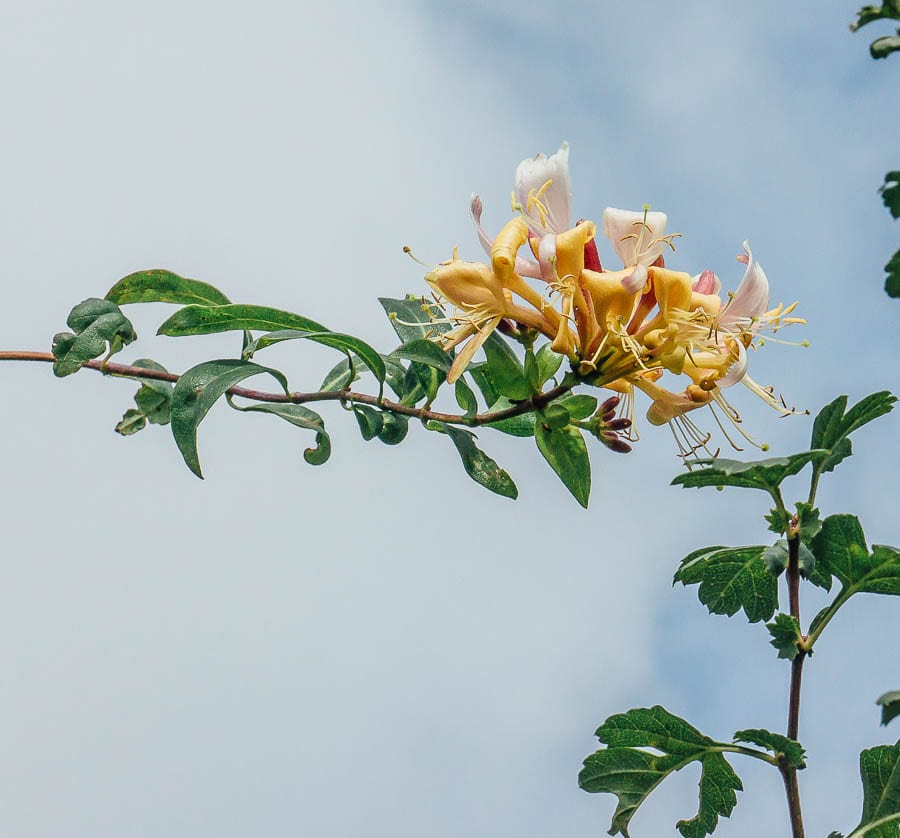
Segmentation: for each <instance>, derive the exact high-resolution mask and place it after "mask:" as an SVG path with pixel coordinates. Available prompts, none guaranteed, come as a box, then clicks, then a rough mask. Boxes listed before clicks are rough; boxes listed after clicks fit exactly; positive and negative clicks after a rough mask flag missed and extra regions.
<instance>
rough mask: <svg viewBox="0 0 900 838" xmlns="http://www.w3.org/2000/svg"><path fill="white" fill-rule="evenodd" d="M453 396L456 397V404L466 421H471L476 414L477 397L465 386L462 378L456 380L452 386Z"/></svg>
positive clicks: (464, 380)
mask: <svg viewBox="0 0 900 838" xmlns="http://www.w3.org/2000/svg"><path fill="white" fill-rule="evenodd" d="M453 395H454V396H455V397H456V403H457V404H458V405H459V408H460V410H462V411H463V412H464V414H463V415H465V417H466V418H467V419H471V418H472V417H473V416H474V415H475V414H476V413H478V397H477V396H476V395H475V394H474V393H473V392H472V388H471V387H469V385H468V384H466V379H465V377H464V376H462V377H460V378H457V379H456V384H454V385H453Z"/></svg>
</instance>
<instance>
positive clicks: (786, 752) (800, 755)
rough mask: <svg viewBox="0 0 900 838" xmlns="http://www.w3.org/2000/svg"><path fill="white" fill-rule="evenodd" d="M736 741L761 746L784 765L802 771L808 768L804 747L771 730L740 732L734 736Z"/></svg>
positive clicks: (757, 729)
mask: <svg viewBox="0 0 900 838" xmlns="http://www.w3.org/2000/svg"><path fill="white" fill-rule="evenodd" d="M734 741H735V742H750V743H751V744H753V745H759V747H760V748H765V749H766V750H767V751H771V752H772V753H773V754H775V756H776V757H777V758H778V760H779V761H780V762H781V763H782V764H783V765H787V766H790V767H792V768H797V769H801V770H802V769H804V768H806V751H805V750H804V749H803V746H802V745H801V744H800V743H799V742H795V741H794V740H793V739H788V738H787V736H782V735H781V734H780V733H772V731H770V730H761V729H759V728H754V729H753V730H739V731H737V733H735V734H734Z"/></svg>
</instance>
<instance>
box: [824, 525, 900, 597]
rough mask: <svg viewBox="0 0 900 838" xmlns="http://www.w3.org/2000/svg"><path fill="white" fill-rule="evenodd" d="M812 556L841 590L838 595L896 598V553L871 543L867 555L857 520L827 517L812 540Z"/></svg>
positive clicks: (899, 584)
mask: <svg viewBox="0 0 900 838" xmlns="http://www.w3.org/2000/svg"><path fill="white" fill-rule="evenodd" d="M813 550H814V551H815V554H816V557H817V558H818V560H819V561H820V562H822V563H824V565H825V567H826V568H827V569H828V571H829V572H830V573H832V574H833V575H834V576H836V577H837V578H838V579H839V580H840V582H841V584H842V585H843V587H844V590H843V591H842V593H841V595H842V597H846V595H849V594H855V593H873V594H887V595H892V596H900V551H898V550H897V549H896V548H895V547H889V546H886V545H882V544H875V545H873V547H872V552H871V553H869V550H868V548H867V547H866V539H865V535H864V534H863V529H862V525H861V524H860V523H859V519H858V518H856V517H855V516H853V515H830V516H829V517H828V518H826V519H825V520H824V521H823V522H822V530H821V531H820V532H819V534H818V535H817V536H816V538H815V539H814V541H813Z"/></svg>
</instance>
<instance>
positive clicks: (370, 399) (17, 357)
mask: <svg viewBox="0 0 900 838" xmlns="http://www.w3.org/2000/svg"><path fill="white" fill-rule="evenodd" d="M54 360H55V359H54V358H53V356H52V355H51V354H50V353H49V352H24V351H6V352H0V361H42V362H46V363H53V361H54ZM84 367H85V369H91V370H96V371H97V372H102V373H103V374H104V375H112V376H115V377H118V378H138V379H140V378H152V379H155V380H157V381H171V382H176V381H178V379H179V378H180V376H179V375H178V374H177V373H173V372H163V371H161V370H151V369H147V368H145V367H133V366H129V365H128V364H111V363H104V362H103V361H97V360H95V361H88V362H87V363H86V364H85V365H84ZM571 389H572V386H571V385H569V384H560V385H559V386H557V387H554V388H553V389H551V390H548V391H547V392H546V393H540V394H538V395H535V396H532V397H531V398H530V399H526V400H525V401H522V402H518V403H517V404H514V405H513V406H512V407H508V408H505V409H504V410H496V411H494V412H493V413H491V412H488V413H477V414H476V415H475V416H464V415H462V414H458V413H443V412H441V411H438V410H431V409H430V408H425V407H415V406H410V405H405V404H400V403H399V402H393V401H390V400H389V399H385V398H379V397H378V396H372V395H369V394H368V393H356V392H354V391H353V390H346V389H344V390H317V391H315V392H312V393H268V392H263V391H261V390H250V389H248V388H246V387H232V388H231V389H230V390H229V391H228V393H229V395H231V396H238V397H240V398H244V399H251V400H252V401H257V402H281V403H290V404H304V403H308V402H344V403H347V402H349V403H353V404H367V405H372V406H373V407H378V408H381V409H382V410H387V411H389V412H391V413H399V414H402V415H404V416H412V417H414V418H416V419H420V420H421V421H423V422H425V421H429V420H434V421H437V422H446V423H448V424H452V425H466V426H467V427H477V426H479V425H489V424H490V423H492V422H499V421H500V420H501V419H510V418H512V417H513V416H521V415H522V414H524V413H531V412H532V411H533V410H535V409H536V408H540V407H543V406H544V405H546V404H549V403H550V402H552V401H553V400H554V399H558V398H559V397H560V396H563V395H565V394H566V393H567V392H568V391H569V390H571Z"/></svg>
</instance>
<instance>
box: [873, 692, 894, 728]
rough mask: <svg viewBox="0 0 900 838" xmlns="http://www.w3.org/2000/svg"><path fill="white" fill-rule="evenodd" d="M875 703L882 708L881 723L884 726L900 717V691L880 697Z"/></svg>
mask: <svg viewBox="0 0 900 838" xmlns="http://www.w3.org/2000/svg"><path fill="white" fill-rule="evenodd" d="M875 703H876V704H877V705H878V706H879V707H881V723H882V724H883V725H886V724H887V723H888V722H890V721H891V720H892V719H895V718H897V716H900V690H892V691H891V692H887V693H885V694H884V695H881V696H879V697H878V700H877V701H876V702H875Z"/></svg>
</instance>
